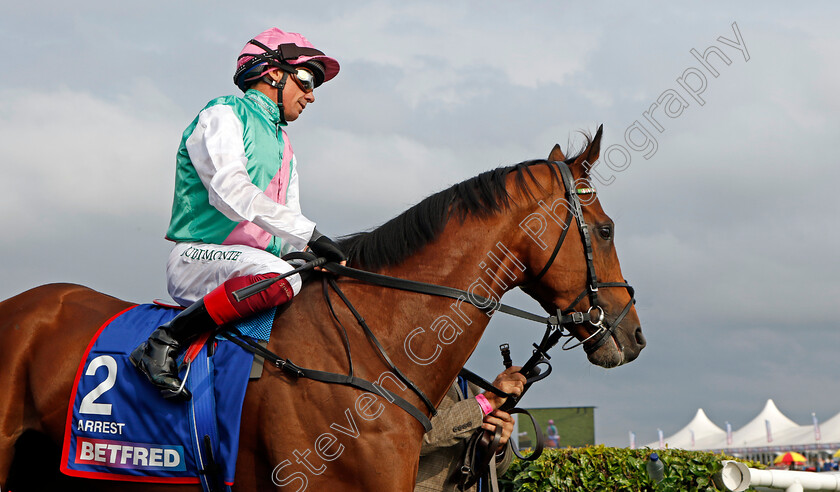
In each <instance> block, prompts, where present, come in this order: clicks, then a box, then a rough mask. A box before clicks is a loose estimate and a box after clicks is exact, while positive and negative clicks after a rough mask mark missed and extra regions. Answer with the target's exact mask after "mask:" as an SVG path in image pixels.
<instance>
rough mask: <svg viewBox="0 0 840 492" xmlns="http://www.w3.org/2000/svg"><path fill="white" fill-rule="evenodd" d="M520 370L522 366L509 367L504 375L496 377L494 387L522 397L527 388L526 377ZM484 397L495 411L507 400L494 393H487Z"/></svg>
mask: <svg viewBox="0 0 840 492" xmlns="http://www.w3.org/2000/svg"><path fill="white" fill-rule="evenodd" d="M520 369H522V367H520V366H511V367H508V368H507V369H505V371H504V372H503V373H501V374H499V375H498V376H496V379H495V381H493V386H495V387H497V388H499V389H500V390H502V391H504V392H505V393H510V394H512V395H514V396H519V395H521V394H522V390H523V389H524V388H525V376H523V375H522V373H520V372H519V370H520ZM484 397H485V398H487V402H488V403H490V406H492V407H493V410H495V409H497V408H499V407H501V406H502V404H503V403H504V402H505V400H507V398H502V397H501V396H499V395H497V394H496V393H493V392H492V391H485V392H484ZM505 415H507V414H505Z"/></svg>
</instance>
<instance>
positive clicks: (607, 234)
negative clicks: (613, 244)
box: [598, 225, 613, 240]
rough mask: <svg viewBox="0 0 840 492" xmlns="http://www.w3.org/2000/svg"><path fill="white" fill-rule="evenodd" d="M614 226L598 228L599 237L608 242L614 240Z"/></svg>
mask: <svg viewBox="0 0 840 492" xmlns="http://www.w3.org/2000/svg"><path fill="white" fill-rule="evenodd" d="M612 232H613V231H612V226H608V225H605V226H601V227H599V228H598V235H599V236H601V239H605V240H608V239H610V238H612Z"/></svg>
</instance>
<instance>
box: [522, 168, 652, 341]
mask: <svg viewBox="0 0 840 492" xmlns="http://www.w3.org/2000/svg"><path fill="white" fill-rule="evenodd" d="M546 163H547V164H548V165H550V166H552V167H554V168H556V169H558V170H559V171H560V175H561V177H562V178H563V186H564V187H565V188H566V202H567V203H568V205H569V207H567V210H568V214H567V215H566V220H565V221H564V222H563V226H562V227H563V232H562V233H560V237H559V238H558V240H557V244H556V245H555V246H554V251H553V252H552V253H551V256H550V257H549V259H548V261H547V262H546V264H545V266H543V268H542V270H540V272H539V273H538V274H537V275H536V276H535V277H534V278H533V279H531V280H530V281H529V282H528V283H527V284H525V285H521V286H520V288H522V289H523V290H526V291H527V289H528V287H529V286H530V285H532V284H535V283H537V282H538V281H539V280H540V279H541V278H542V277H543V276H544V275H545V274H546V272H547V271H548V270H549V269H550V268H551V266H552V265H553V264H554V260H555V258H557V254H558V253H559V252H560V247H561V246H563V242H564V240H565V239H566V233H567V232H569V225H570V222H571V220H572V217H574V219H575V222H576V223H577V226H578V231H579V232H580V238H581V241H582V242H583V251H584V257H585V259H586V272H587V275H586V276H587V279H586V280H587V281H586V287H585V288H584V289H583V292H581V293H580V295H578V296H577V297H576V298H575V299H574V300H573V301H572V302H571V303H570V304H569V305H568V306H567V307H566V309H563V310H560V309H558V317H559V318H566V317H568V318H569V319H570V320H571V323H572V324H582V323H589V324H590V325H591V326H592V327H593V328H596V330H595V331H594V332H593V333H592V334H590V335H589V336H588V337H587V338H585V339H583V340H581V341H579V342H577V343H575V344H573V345H569V343H570V342H571V341H572V340H573V338H571V337H569V338H568V339H567V340H566V341H565V342H564V343H563V346H562V349H563V350H571V349H573V348H576V347H579V346H580V345H584V344H585V343H586V342H588V341H589V340H591V339H593V338H594V337H596V336H597V335H599V334H600V335H601V336H600V337H598V338H597V339H596V340H595V341H594V342H593V344H592V345H590V346H588V347H587V346H586V345H584V348H583V349H584V351H585V352H586V353H587V354H591V353H593V352H595V351H596V350H598V348H600V347H601V346H602V345H604V343H606V342H607V341H608V340H609V338H610V337H613V336H614V334H615V330H616V328H617V327H618V325H619V324H620V323H621V321H622V320H623V319H624V317H625V316H627V313H629V312H630V308H631V306H633V304H634V303H635V297H634V290H633V287H631V286H630V284H628V283H627V282H626V281H625V282H599V281H598V275H597V274H596V273H595V263H594V259H593V253H592V238H591V236H590V234H589V227H588V226H587V224H586V220H585V219H584V218H583V207H582V206H581V203H580V198H579V195H583V194H590V193H595V189H594V188H591V187H586V188H576V187H575V181H574V177H573V176H572V171H571V170H570V169H569V166H568V165H567V164H566V163H564V162H557V161H546ZM602 287H624V288H626V289H627V291H628V292H629V293H630V301H628V302H627V304H626V305H625V306H624V309H623V310H622V311H621V313H619V314H618V316H616V318H615V319H614V320H613V321H608V320H607V319H606V314H607V313H606V311H605V310H604V308H603V306H602V305H601V303H600V302H599V300H598V290H599V289H600V288H602ZM587 296H588V297H589V309H588V310H587V311H586V312H583V311H574V308H575V306H577V305H578V303H580V301H582V300H583V298H584V297H587ZM593 310H597V313H593ZM593 314H597V316H596V317H593ZM568 324H569V323H565V324H563V325H562V326H567V325H568ZM569 334H570V335H571V332H570V333H569Z"/></svg>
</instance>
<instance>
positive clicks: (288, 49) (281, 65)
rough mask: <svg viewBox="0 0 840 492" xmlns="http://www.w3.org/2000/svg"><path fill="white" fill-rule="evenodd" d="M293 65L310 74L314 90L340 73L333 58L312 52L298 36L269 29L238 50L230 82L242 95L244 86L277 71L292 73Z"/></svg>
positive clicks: (313, 49) (304, 40) (318, 51)
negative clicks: (312, 77)
mask: <svg viewBox="0 0 840 492" xmlns="http://www.w3.org/2000/svg"><path fill="white" fill-rule="evenodd" d="M251 55H253V56H251ZM295 65H305V66H306V67H307V68H309V69H310V70H312V72H313V73H314V74H315V87H317V86H319V85H321V84H323V83H324V82H326V81H328V80H330V79H332V78H333V77H335V76H336V75H338V70H339V69H340V67H339V65H338V61H336V60H335V58H330V57H329V56H326V55H324V53H323V52H322V51H320V50H317V49H315V47H314V46H312V43H310V42H309V40H307V39H306V38H305V37H303V36H302V35H301V34H298V33H296V32H284V31H281V30H280V29H277V28H276V27H272V28H271V29H268V30H266V31H263V32H261V33H259V34H257V36H256V37H254V39H252V40H250V41H248V43H247V44H246V45H245V47H244V48H242V52H241V53H240V54H239V57H238V58H237V61H236V72H235V73H234V75H233V82H234V83H235V84H236V86H237V87H239V88H240V89H242V91H243V92H244V91H245V90H246V89H247V87H248V82H252V81H254V80H257V79H259V78H260V77H262V76H263V75H265V74H267V73H268V72H271V71H274V70H277V69H281V70H286V71H293V70H294V69H293V68H292V67H293V66H295Z"/></svg>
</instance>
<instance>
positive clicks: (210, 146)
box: [131, 28, 346, 400]
mask: <svg viewBox="0 0 840 492" xmlns="http://www.w3.org/2000/svg"><path fill="white" fill-rule="evenodd" d="M338 70H339V65H338V62H337V61H336V60H335V59H333V58H330V57H328V56H326V55H324V53H323V52H321V51H319V50H317V49H315V48H314V46H313V45H312V44H311V43H310V42H309V41H308V40H307V39H306V38H305V37H303V36H302V35H300V34H297V33H290V32H284V31H281V30H280V29H277V28H272V29H269V30H267V31H264V32H262V33H260V34H259V35H257V36H256V37H255V38H254V39H252V40H251V41H249V42H248V43H247V44H246V45H245V47H244V48H243V49H242V52H241V53H240V55H239V58H238V60H237V67H236V72H235V74H234V78H233V80H234V82H235V83H236V85H237V87H239V89H241V90H242V91H243V92H244V93H245V94H244V96H242V97H236V96H226V97H220V98H217V99H214V100H212V101H210V102H209V103H208V104H207V106H206V107H205V108H204V109H203V110H202V111H201V112H200V113H199V114H198V116H197V117H196V118H195V120H194V121H193V122H192V123H191V124H190V125H189V126H188V127H187V129H186V130H185V131H184V134H183V137H182V139H181V146H180V148H179V150H178V156H177V162H176V166H177V167H176V175H175V198H174V202H173V205H172V219H171V221H170V224H169V230H168V231H167V233H166V237H167V239H169V240H171V241H174V242H175V246H174V248H173V249H172V252H171V253H170V255H169V261H168V263H167V266H166V276H167V284H168V289H169V293H170V295H171V296H172V298H173V299H175V300H176V301H177V302H178V303H179V304H181V305H182V306H188V307H187V308H186V309H185V310H184V311H182V312H181V313H179V314H178V316H176V317H175V318H174V319H172V320H171V321H170V322H168V323H166V324H164V325H163V326H161V327H159V328H158V329H156V330H155V331H154V332H153V333H152V335H151V336H150V337H149V339H148V340H147V341H146V342H144V343H143V344H141V345H140V346H139V347H137V348H136V349H135V350H134V351H133V352H132V353H131V362H132V363H133V364H134V365H135V367H137V369H138V370H139V371H140V372H142V373H143V374H145V375H146V376H147V377H148V378H149V380H150V381H151V382H152V383H153V384H154V385H155V386H157V387H158V388H160V389H161V393H162V394H163V395H164V397H166V398H173V399H177V400H187V399H189V398H190V397H191V395H190V394H189V392H188V391H187V390H186V389H185V388H181V387H182V386H183V384H182V382H181V380H180V379H179V377H178V365H177V362H176V355H177V352H178V350H179V349H180V348H181V346H182V345H183V344H185V343H186V342H189V341H191V340H192V339H195V338H197V337H198V336H199V335H200V334H202V333H204V332H207V331H209V330H211V329H214V328H215V327H216V326H221V325H224V324H227V323H230V322H231V321H235V320H237V319H240V318H244V317H247V316H249V315H252V314H254V313H256V312H259V311H262V310H265V309H268V308H270V307H272V306H278V305H280V304H283V303H285V302H288V301H289V300H291V299H292V297H293V296H294V295H296V294H297V293H298V292H299V291H300V289H301V285H302V281H301V278H300V275H299V274H295V275H293V276H291V277H288V278H285V279H281V280H279V281H277V282H275V283H273V284H272V285H271V286H270V287H269V288H267V289H266V290H263V291H262V292H260V293H259V294H256V295H254V296H252V297H249V298H247V299H244V300H242V301H237V300H236V299H235V298H234V297H233V295H232V294H233V292H234V291H236V290H238V289H240V288H242V287H245V286H247V285H250V284H252V283H254V282H257V281H259V280H263V279H268V278H272V277H277V276H279V275H281V274H283V273H285V272H288V271H290V270H292V267H291V266H290V265H289V264H288V263H286V262H285V261H283V260H281V259H280V256H282V255H283V254H286V253H288V252H291V251H297V250H302V249H304V248H306V247H307V246H308V247H309V249H311V250H312V252H313V253H315V254H316V255H318V256H322V257H325V258H326V259H327V260H328V261H334V262H340V263H342V264H344V263H345V260H346V256H345V254H344V252H343V251H342V250H341V248H340V247H339V246H338V245H337V244H336V243H335V242H334V241H333V240H332V239H330V238H329V237H327V236H324V235H323V234H321V233H320V232H318V230H317V229H316V228H315V223H314V222H312V221H311V220H309V219H307V218H306V217H304V216H303V214H302V213H301V210H300V201H299V199H298V196H299V195H298V169H297V160H296V159H295V157H294V154H293V152H292V147H291V145H290V144H289V138H288V136H287V135H286V132H285V131H284V130H283V127H285V126H286V124H287V123H288V122H290V121H294V120H296V119H297V118H298V117H299V116H300V114H301V112H302V111H303V110H304V108H305V107H306V105H307V104H309V103H312V102H314V101H315V95H314V92H313V90H314V89H315V88H316V87H318V86H320V85H321V84H322V83H324V82H326V81H328V80H330V79H332V78H333V77H335V76H336V74H338Z"/></svg>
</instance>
